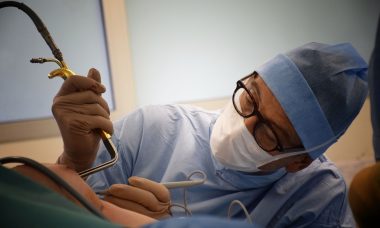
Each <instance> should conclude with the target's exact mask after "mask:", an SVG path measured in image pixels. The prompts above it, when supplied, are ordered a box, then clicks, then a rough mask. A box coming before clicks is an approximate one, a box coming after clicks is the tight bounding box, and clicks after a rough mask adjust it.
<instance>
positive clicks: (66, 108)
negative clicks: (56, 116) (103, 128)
mask: <svg viewBox="0 0 380 228" xmlns="http://www.w3.org/2000/svg"><path fill="white" fill-rule="evenodd" d="M60 108H61V109H62V112H63V114H64V115H70V114H71V113H78V114H82V115H89V116H101V117H103V118H106V119H110V117H109V113H108V112H107V111H106V110H104V108H103V107H101V106H100V105H99V104H82V105H76V104H61V105H60Z"/></svg>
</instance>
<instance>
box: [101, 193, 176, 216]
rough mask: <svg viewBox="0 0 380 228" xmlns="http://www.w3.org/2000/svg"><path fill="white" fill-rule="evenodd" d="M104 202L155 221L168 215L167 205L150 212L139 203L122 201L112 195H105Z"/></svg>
mask: <svg viewBox="0 0 380 228" xmlns="http://www.w3.org/2000/svg"><path fill="white" fill-rule="evenodd" d="M104 200H105V201H107V202H110V203H112V204H115V205H116V206H119V207H121V208H124V209H127V210H131V211H135V212H138V213H140V214H143V215H147V216H149V217H152V218H155V219H162V218H165V217H168V216H169V215H170V211H169V205H167V206H162V207H161V208H159V210H155V211H152V210H149V209H147V208H146V207H144V206H143V205H141V204H139V203H136V202H133V201H129V200H124V199H121V198H118V197H116V196H113V195H106V196H105V197H104Z"/></svg>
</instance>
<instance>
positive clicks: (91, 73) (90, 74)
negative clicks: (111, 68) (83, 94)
mask: <svg viewBox="0 0 380 228" xmlns="http://www.w3.org/2000/svg"><path fill="white" fill-rule="evenodd" d="M87 77H88V78H91V79H93V80H95V81H97V82H99V83H101V82H102V80H101V77H100V73H99V71H98V70H97V69H95V68H91V69H89V70H88V73H87Z"/></svg>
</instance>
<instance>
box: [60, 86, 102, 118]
mask: <svg viewBox="0 0 380 228" xmlns="http://www.w3.org/2000/svg"><path fill="white" fill-rule="evenodd" d="M75 104H76V105H82V104H99V105H100V106H101V107H102V108H103V109H104V110H105V111H106V112H107V113H110V110H109V107H108V104H107V102H106V101H105V100H104V99H103V98H102V97H101V96H99V95H96V94H95V93H94V92H92V91H90V90H87V91H82V92H77V93H72V94H68V95H65V96H56V97H55V98H54V100H53V108H56V107H55V106H58V107H60V106H61V105H67V106H70V105H75Z"/></svg>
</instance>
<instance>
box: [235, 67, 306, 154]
mask: <svg viewBox="0 0 380 228" xmlns="http://www.w3.org/2000/svg"><path fill="white" fill-rule="evenodd" d="M255 75H258V73H257V72H256V71H254V72H253V73H251V74H249V75H247V76H245V77H243V78H242V79H240V80H238V81H237V82H236V88H235V90H234V93H233V94H232V104H233V105H234V108H235V111H236V112H237V113H238V114H239V115H240V116H241V117H243V118H244V119H247V118H249V117H252V116H257V118H258V120H259V121H258V123H257V124H266V125H267V126H268V127H269V129H270V130H271V131H272V133H273V135H274V137H275V138H276V141H277V145H276V146H275V147H274V148H273V149H271V150H268V149H265V148H263V147H262V146H261V145H260V144H259V143H257V144H258V145H259V146H260V147H261V149H263V150H265V151H267V152H273V151H278V152H285V153H287V152H294V151H299V150H300V149H301V150H304V148H303V147H299V148H286V149H285V148H284V147H283V146H282V145H281V142H280V140H279V137H278V135H277V133H276V131H275V130H274V129H273V126H272V124H271V123H270V122H268V121H267V120H265V118H264V117H263V116H262V115H261V113H260V112H259V105H258V104H257V102H256V99H255V97H254V96H253V94H252V93H251V92H250V90H248V88H247V87H246V86H245V83H244V81H245V80H246V79H248V78H250V77H252V76H255ZM241 88H243V89H244V90H245V91H246V92H247V94H248V95H249V97H250V98H251V100H252V103H253V111H252V112H251V113H250V114H248V115H244V114H243V113H241V112H240V111H239V109H238V108H237V106H236V104H235V95H236V92H237V91H238V90H239V89H241ZM239 102H240V97H239ZM255 131H256V128H254V129H253V132H252V137H254V138H255V140H256V136H255V135H256V134H255ZM256 141H257V140H256Z"/></svg>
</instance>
